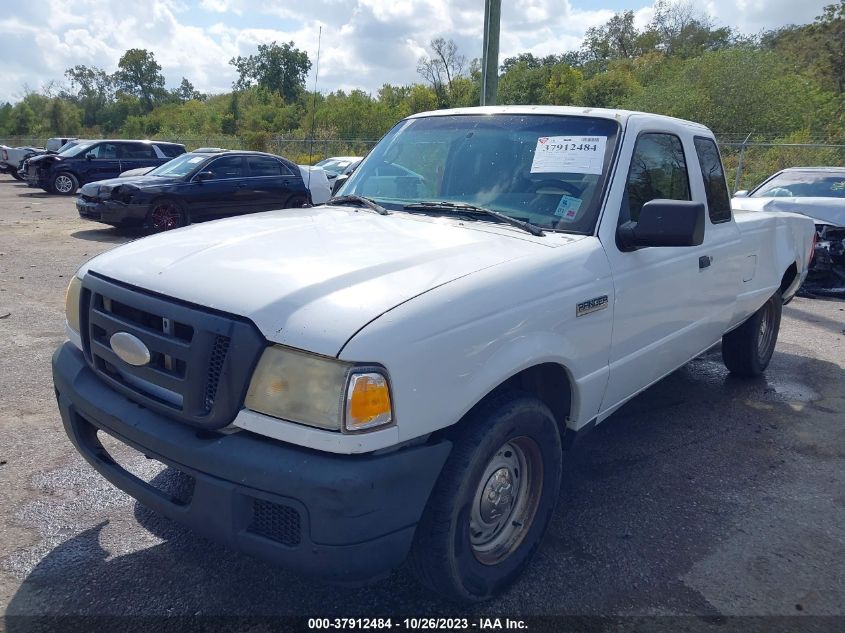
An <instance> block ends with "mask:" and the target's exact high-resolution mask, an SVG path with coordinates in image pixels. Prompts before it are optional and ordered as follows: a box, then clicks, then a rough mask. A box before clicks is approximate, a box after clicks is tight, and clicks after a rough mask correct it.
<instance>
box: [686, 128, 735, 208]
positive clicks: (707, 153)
mask: <svg viewBox="0 0 845 633" xmlns="http://www.w3.org/2000/svg"><path fill="white" fill-rule="evenodd" d="M693 143H694V144H695V153H696V154H697V155H698V164H699V166H700V167H701V176H702V178H703V179H704V192H705V193H706V195H707V212H708V213H709V214H710V221H711V222H712V223H713V224H718V223H719V222H730V220H731V197H730V195H729V194H728V183H727V181H726V180H725V171H724V169H723V167H722V159H721V158H720V157H719V148H718V147H716V143H715V141H713V139H709V138H705V137H703V136H696V137H695V139H693Z"/></svg>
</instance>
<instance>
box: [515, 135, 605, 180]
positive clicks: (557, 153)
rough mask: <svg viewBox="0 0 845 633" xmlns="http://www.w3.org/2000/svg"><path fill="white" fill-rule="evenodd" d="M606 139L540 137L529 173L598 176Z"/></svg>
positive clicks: (596, 137) (603, 137)
mask: <svg viewBox="0 0 845 633" xmlns="http://www.w3.org/2000/svg"><path fill="white" fill-rule="evenodd" d="M606 146H607V137H606V136H541V137H540V138H538V139H537V147H535V148H534V161H533V162H532V163H531V173H532V174H541V173H563V172H565V173H570V174H596V175H600V174H601V172H602V166H603V164H604V150H605V147H606Z"/></svg>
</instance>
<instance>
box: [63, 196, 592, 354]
mask: <svg viewBox="0 0 845 633" xmlns="http://www.w3.org/2000/svg"><path fill="white" fill-rule="evenodd" d="M472 224H473V226H472V227H469V226H463V225H461V224H459V223H458V222H457V221H455V220H454V219H447V218H431V217H425V216H412V215H409V214H406V213H393V214H391V215H389V216H381V215H377V214H375V213H373V212H372V211H369V210H367V209H354V208H349V207H320V208H312V209H287V210H282V211H271V212H268V213H259V214H253V215H249V216H244V217H240V218H230V219H226V220H219V221H216V222H208V223H205V224H199V225H194V226H191V227H187V228H185V229H180V230H177V231H172V232H168V233H164V234H161V235H156V236H152V237H148V238H144V239H141V240H137V241H135V242H132V243H130V244H127V245H125V246H122V247H120V248H116V249H114V250H112V251H109V252H107V253H104V254H103V255H100V256H98V257H96V258H95V259H93V260H91V261H90V262H88V264H86V265H85V266H83V268H82V269H81V270H80V273H79V276H84V274H85V273H86V272H87V271H89V270H90V271H92V272H96V273H98V274H101V275H104V276H106V277H109V278H111V279H115V280H118V281H122V282H124V283H127V284H131V285H133V286H137V287H139V288H143V289H147V290H150V291H153V292H157V293H160V294H163V295H165V296H168V297H174V298H178V299H181V300H184V301H188V302H191V303H194V304H197V305H200V306H206V307H209V308H214V309H216V310H221V311H224V312H228V313H231V314H236V315H241V316H244V317H246V318H248V319H250V320H251V321H252V322H253V323H255V324H256V326H258V328H259V329H260V330H261V332H262V333H263V334H264V335H265V336H266V337H267V338H268V339H269V340H272V341H275V342H277V343H281V344H285V345H289V346H291V347H296V348H300V349H305V350H309V351H312V352H315V353H318V354H323V355H326V356H336V355H337V354H339V353H340V350H341V348H342V347H343V345H344V344H345V343H346V341H348V340H349V339H350V338H351V337H352V336H353V335H354V334H355V333H356V332H357V331H358V330H360V329H361V328H362V327H364V326H365V325H366V324H367V323H369V322H370V321H372V320H373V319H375V318H377V317H379V316H380V315H382V314H384V313H385V312H387V311H388V310H390V309H391V308H393V307H395V306H397V305H398V304H400V303H404V302H406V301H408V300H410V299H412V298H414V297H416V296H418V295H420V294H423V293H425V292H427V291H429V290H431V289H433V288H436V287H438V286H441V285H443V284H447V283H449V282H450V281H453V280H455V279H458V278H460V277H463V276H466V275H469V274H471V273H473V272H476V271H479V270H482V269H484V268H489V267H490V266H496V265H498V264H501V263H503V262H507V261H511V260H514V259H518V258H521V257H526V256H530V255H532V254H537V253H539V252H543V251H544V249H547V248H549V247H555V246H561V245H563V244H566V243H568V242H571V241H575V240H577V239H580V238H579V237H578V236H571V237H563V236H561V235H555V236H551V235H549V236H547V237H534V236H531V235H529V234H527V233H523V232H521V231H519V230H518V229H515V228H512V227H507V226H504V225H501V226H500V225H493V224H489V223H482V222H478V223H472ZM546 252H547V251H546ZM456 309H460V308H459V307H457V306H456ZM362 360H366V359H362Z"/></svg>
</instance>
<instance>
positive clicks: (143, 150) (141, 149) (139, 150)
mask: <svg viewBox="0 0 845 633" xmlns="http://www.w3.org/2000/svg"><path fill="white" fill-rule="evenodd" d="M119 151H120V158H156V153H155V150H154V149H153V146H152V145H148V144H147V143H121V145H120V147H119Z"/></svg>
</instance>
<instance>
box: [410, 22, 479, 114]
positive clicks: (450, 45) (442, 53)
mask: <svg viewBox="0 0 845 633" xmlns="http://www.w3.org/2000/svg"><path fill="white" fill-rule="evenodd" d="M428 46H429V48H430V50H431V54H430V55H423V56H422V57H420V58H419V60H418V61H417V73H418V74H419V75H420V77H422V78H423V79H425V80H426V81H427V82H428V83H429V84H430V85H431V87H432V88H433V89H434V92H435V93H436V94H437V97H438V99H439V101H440V103H441V104H442V105H444V106H447V107H448V106H449V105H451V102H450V98H451V95H452V87H453V82H454V81H455V79H457V78H458V77H461V76H462V75H463V74H464V68H465V67H466V63H467V58H466V56H464V55H461V53H460V51H458V45H457V44H455V42H454V40H446V39H444V38H442V37H436V38H434V39H433V40H431V42H429V44H428Z"/></svg>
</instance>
